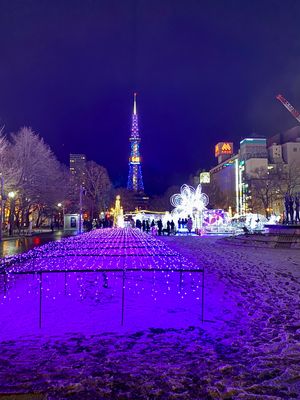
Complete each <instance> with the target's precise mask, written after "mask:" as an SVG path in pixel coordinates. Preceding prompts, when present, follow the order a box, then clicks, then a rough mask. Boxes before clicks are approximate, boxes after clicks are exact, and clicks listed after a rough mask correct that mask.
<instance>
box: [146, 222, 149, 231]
mask: <svg viewBox="0 0 300 400" xmlns="http://www.w3.org/2000/svg"><path fill="white" fill-rule="evenodd" d="M149 231H150V225H149V221H148V220H147V221H146V232H147V233H149Z"/></svg>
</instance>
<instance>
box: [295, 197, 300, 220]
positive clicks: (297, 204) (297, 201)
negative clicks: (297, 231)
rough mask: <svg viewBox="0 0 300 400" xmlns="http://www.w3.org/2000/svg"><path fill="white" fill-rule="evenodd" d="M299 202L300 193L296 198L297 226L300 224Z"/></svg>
mask: <svg viewBox="0 0 300 400" xmlns="http://www.w3.org/2000/svg"><path fill="white" fill-rule="evenodd" d="M299 202H300V198H299V193H297V194H296V196H295V211H296V215H295V223H296V224H297V222H300V217H299Z"/></svg>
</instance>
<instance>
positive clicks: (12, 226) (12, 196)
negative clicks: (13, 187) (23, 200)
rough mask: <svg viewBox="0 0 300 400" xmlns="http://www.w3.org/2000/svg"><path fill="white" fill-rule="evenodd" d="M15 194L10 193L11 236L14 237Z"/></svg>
mask: <svg viewBox="0 0 300 400" xmlns="http://www.w3.org/2000/svg"><path fill="white" fill-rule="evenodd" d="M15 195H16V193H15V192H9V193H8V197H9V198H10V207H9V233H8V234H9V236H12V234H13V232H14V208H15V202H14V199H15Z"/></svg>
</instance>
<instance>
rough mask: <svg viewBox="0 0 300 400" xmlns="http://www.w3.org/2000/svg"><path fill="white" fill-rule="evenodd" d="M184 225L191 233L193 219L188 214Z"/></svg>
mask: <svg viewBox="0 0 300 400" xmlns="http://www.w3.org/2000/svg"><path fill="white" fill-rule="evenodd" d="M186 227H187V229H188V231H189V233H191V232H192V228H193V220H192V218H191V217H190V216H189V219H188V220H187V223H186Z"/></svg>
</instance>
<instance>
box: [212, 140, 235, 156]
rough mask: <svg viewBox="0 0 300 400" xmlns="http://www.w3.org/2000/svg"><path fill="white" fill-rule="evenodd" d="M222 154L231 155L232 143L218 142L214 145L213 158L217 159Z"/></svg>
mask: <svg viewBox="0 0 300 400" xmlns="http://www.w3.org/2000/svg"><path fill="white" fill-rule="evenodd" d="M222 154H233V143H232V142H220V143H218V144H216V145H215V156H216V157H219V156H220V155H222Z"/></svg>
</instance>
